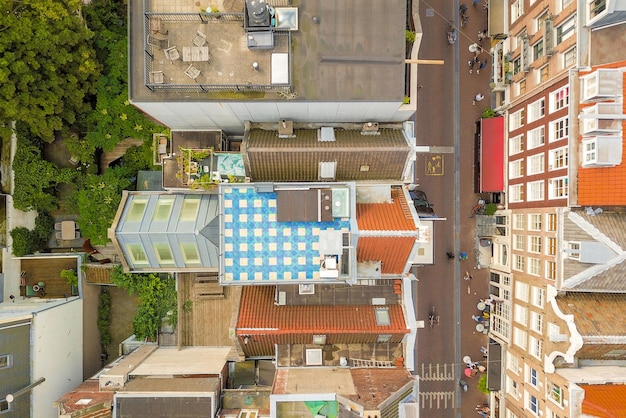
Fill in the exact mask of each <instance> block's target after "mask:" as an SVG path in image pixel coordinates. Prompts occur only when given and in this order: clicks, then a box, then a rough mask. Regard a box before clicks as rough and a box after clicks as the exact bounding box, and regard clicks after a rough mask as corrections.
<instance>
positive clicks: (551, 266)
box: [546, 260, 556, 280]
mask: <svg viewBox="0 0 626 418" xmlns="http://www.w3.org/2000/svg"><path fill="white" fill-rule="evenodd" d="M546 279H548V280H556V263H555V262H554V261H551V260H548V261H546Z"/></svg>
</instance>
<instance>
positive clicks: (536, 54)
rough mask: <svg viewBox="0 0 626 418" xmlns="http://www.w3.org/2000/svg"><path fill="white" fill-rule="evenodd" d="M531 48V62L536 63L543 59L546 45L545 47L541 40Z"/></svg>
mask: <svg viewBox="0 0 626 418" xmlns="http://www.w3.org/2000/svg"><path fill="white" fill-rule="evenodd" d="M531 48H532V54H533V61H537V60H538V59H539V58H541V57H543V56H544V55H545V53H546V45H545V42H544V40H543V38H541V39H540V40H538V41H537V42H535V43H534V44H533V46H532V47H531Z"/></svg>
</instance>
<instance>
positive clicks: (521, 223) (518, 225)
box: [513, 213, 526, 230]
mask: <svg viewBox="0 0 626 418" xmlns="http://www.w3.org/2000/svg"><path fill="white" fill-rule="evenodd" d="M513 229H520V230H524V229H526V215H524V214H523V213H515V214H513Z"/></svg>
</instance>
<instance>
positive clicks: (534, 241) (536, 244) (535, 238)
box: [528, 235, 543, 254]
mask: <svg viewBox="0 0 626 418" xmlns="http://www.w3.org/2000/svg"><path fill="white" fill-rule="evenodd" d="M542 248H543V238H542V237H541V236H539V235H530V236H529V237H528V252H529V253H535V254H541V249H542Z"/></svg>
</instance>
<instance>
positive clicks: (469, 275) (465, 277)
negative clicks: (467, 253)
mask: <svg viewBox="0 0 626 418" xmlns="http://www.w3.org/2000/svg"><path fill="white" fill-rule="evenodd" d="M463 278H464V279H465V280H472V275H471V274H469V271H466V272H465V276H463Z"/></svg>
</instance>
